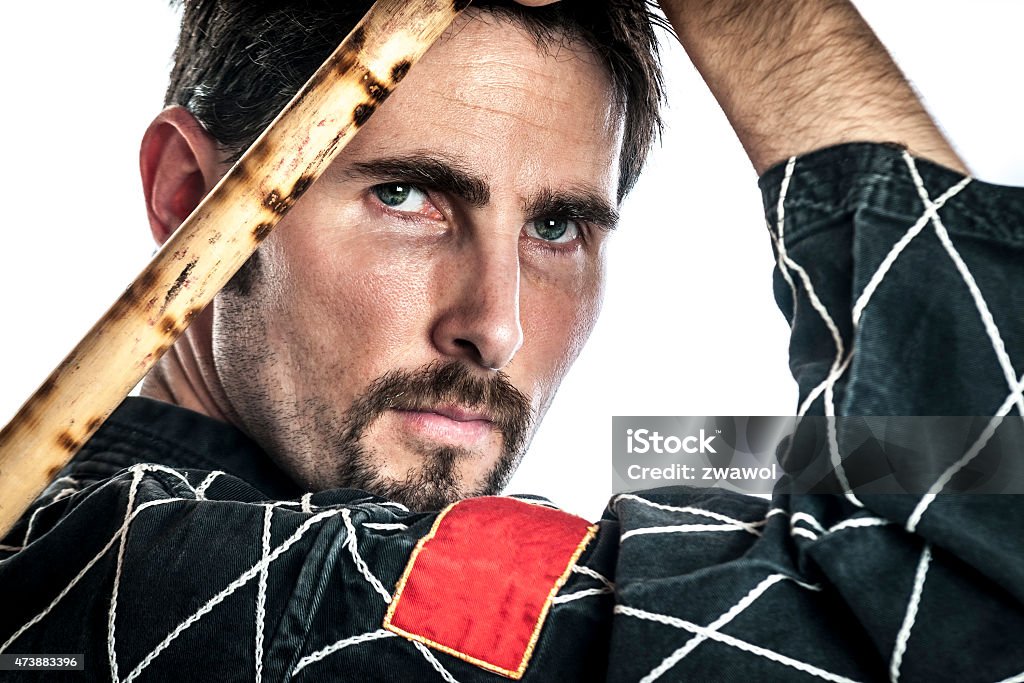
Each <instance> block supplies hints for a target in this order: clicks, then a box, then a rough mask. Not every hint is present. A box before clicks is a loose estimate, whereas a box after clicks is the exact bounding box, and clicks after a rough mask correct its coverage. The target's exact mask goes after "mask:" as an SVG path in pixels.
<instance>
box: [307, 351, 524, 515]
mask: <svg viewBox="0 0 1024 683" xmlns="http://www.w3.org/2000/svg"><path fill="white" fill-rule="evenodd" d="M442 403H456V404H458V405H463V406H466V407H469V408H473V409H484V410H486V411H487V412H488V414H489V415H490V416H491V418H492V422H493V423H494V426H495V428H496V429H498V430H499V431H500V432H501V436H502V449H501V453H500V454H499V457H498V460H497V462H496V463H495V464H494V466H493V467H492V468H491V470H490V471H489V472H488V473H487V475H486V477H485V478H484V480H483V481H482V482H475V483H467V482H464V481H463V477H462V476H461V474H460V471H459V469H460V468H459V463H460V461H462V460H464V459H467V458H477V457H480V456H479V455H478V454H474V453H470V452H469V451H467V450H465V449H461V448H455V447H438V448H432V449H428V450H426V451H424V452H422V458H423V462H422V464H421V465H419V466H418V467H413V468H410V469H409V470H407V471H406V473H405V477H404V478H402V479H396V478H392V477H386V476H383V475H382V474H381V473H380V471H379V469H380V462H381V460H382V459H383V457H385V454H382V453H378V452H377V451H375V450H374V449H372V448H368V447H367V446H366V445H365V443H364V439H365V435H366V432H367V429H368V428H369V427H370V425H371V424H372V423H373V422H374V421H375V420H376V419H377V418H378V417H380V416H381V415H383V414H384V412H385V411H387V410H391V409H398V410H422V409H424V408H429V407H431V406H435V405H438V404H442ZM318 414H319V415H321V416H323V415H324V413H323V412H320V411H318ZM317 422H318V424H317V426H318V428H319V429H321V430H323V431H321V433H323V434H330V433H334V434H336V435H337V437H336V438H335V440H334V443H333V444H332V446H333V448H332V449H331V450H332V452H333V455H334V458H335V460H334V462H337V463H339V464H338V465H337V469H336V470H335V471H334V472H333V476H332V477H331V479H332V480H333V481H334V482H337V483H336V484H334V485H335V486H342V487H346V488H356V489H362V490H363V491H366V492H368V493H372V494H374V495H376V496H381V497H383V498H387V499H389V500H392V501H394V502H397V503H401V504H402V505H405V506H406V507H408V508H409V509H410V510H416V511H428V510H440V509H442V508H444V507H445V506H447V505H450V504H451V503H454V502H455V501H457V500H459V499H462V498H468V497H472V496H486V495H496V494H498V493H501V491H502V490H503V489H504V488H505V485H506V484H507V483H508V480H509V479H510V478H511V477H512V474H513V473H514V472H515V470H516V468H517V467H518V465H519V462H520V461H521V460H522V456H523V452H524V451H525V448H526V444H527V439H528V436H529V433H530V428H531V425H532V422H533V420H532V413H531V408H530V400H529V399H528V398H527V397H526V396H524V395H523V394H522V393H521V392H520V391H519V390H518V389H516V388H515V387H514V386H513V385H512V384H511V382H510V381H509V380H508V376H507V375H505V374H504V373H501V372H499V373H496V374H494V375H492V376H490V377H487V378H481V377H479V376H477V375H475V374H473V373H472V372H471V371H470V370H469V368H467V367H466V366H465V365H463V364H462V363H459V362H456V361H452V362H449V363H432V364H430V365H427V366H425V367H423V368H421V369H419V370H417V371H413V372H409V371H401V370H396V371H392V372H389V373H388V374H386V375H384V376H382V377H380V378H379V379H377V380H376V381H375V382H373V384H371V385H370V387H369V388H368V389H367V390H366V391H365V392H364V393H363V394H362V395H361V396H360V397H359V398H357V399H356V400H355V401H354V402H353V405H352V407H351V408H350V409H349V410H348V412H347V413H346V414H345V415H344V418H343V426H342V428H341V429H340V430H337V429H335V430H330V431H327V430H328V429H329V427H330V426H329V425H326V424H322V422H321V420H320V419H318V420H317Z"/></svg>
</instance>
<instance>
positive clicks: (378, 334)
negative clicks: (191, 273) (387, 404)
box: [267, 226, 434, 384]
mask: <svg viewBox="0 0 1024 683" xmlns="http://www.w3.org/2000/svg"><path fill="white" fill-rule="evenodd" d="M295 227H304V226H295ZM312 230H313V228H310V231H312ZM346 232H347V233H348V236H347V237H346V238H345V239H344V240H338V239H335V238H334V237H333V236H332V234H331V230H330V228H323V227H322V226H321V228H319V232H318V234H310V233H307V234H306V235H302V236H300V237H301V238H296V239H287V238H286V237H285V236H282V239H281V240H280V241H279V242H278V243H275V244H268V245H267V246H268V247H270V249H269V250H268V251H270V253H271V254H272V257H271V259H270V260H272V261H273V262H274V263H275V264H276V265H275V268H274V269H272V270H274V271H277V272H276V275H277V277H278V279H277V281H276V283H275V284H274V285H273V291H274V293H275V294H274V297H273V299H274V301H273V302H272V303H271V305H272V306H273V308H274V309H275V316H274V318H275V320H276V321H277V323H276V324H275V327H276V328H277V331H278V334H279V335H280V337H281V339H280V343H281V344H285V345H288V346H289V347H290V349H291V350H292V351H293V352H300V353H301V354H302V355H304V356H305V358H302V359H299V358H295V359H293V360H294V361H297V362H299V363H302V364H312V365H317V366H319V367H321V368H323V367H324V366H325V365H327V366H329V367H338V368H339V369H344V370H345V371H346V374H347V375H349V376H350V377H352V379H353V380H354V381H356V382H359V383H363V384H365V383H366V382H369V381H372V380H373V379H375V378H376V377H379V376H380V375H381V374H383V373H384V372H386V371H387V370H390V369H393V368H394V367H395V366H396V363H400V362H401V360H400V359H401V358H402V357H410V358H415V356H414V355H412V348H413V347H414V346H416V345H421V344H422V342H423V339H424V334H423V329H424V327H425V318H426V316H427V314H428V311H427V309H428V307H429V294H428V293H429V292H430V291H431V284H432V278H433V277H434V269H432V268H430V267H427V265H426V264H429V263H430V261H429V259H428V258H426V257H425V255H424V254H421V253H418V252H419V251H420V250H418V249H416V248H410V247H409V246H408V245H403V244H402V243H401V242H400V241H396V240H393V239H389V238H388V237H389V236H388V235H386V234H382V233H380V232H374V231H373V230H370V229H366V230H360V228H359V226H353V227H350V228H349V229H348V230H347V231H346ZM289 237H290V236H289ZM291 355H294V353H292V354H291Z"/></svg>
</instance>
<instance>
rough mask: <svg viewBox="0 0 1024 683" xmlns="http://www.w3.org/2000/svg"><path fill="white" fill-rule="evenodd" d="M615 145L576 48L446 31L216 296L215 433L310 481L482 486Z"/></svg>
mask: <svg viewBox="0 0 1024 683" xmlns="http://www.w3.org/2000/svg"><path fill="white" fill-rule="evenodd" d="M620 141H621V131H620V122H619V117H618V112H617V109H616V107H615V106H614V104H613V97H612V90H611V84H610V79H609V77H608V75H607V74H606V72H605V70H604V67H603V66H602V65H600V64H599V62H598V60H597V58H596V57H595V56H594V54H593V53H592V52H591V51H590V50H588V49H587V48H584V47H582V46H580V45H578V44H566V45H561V46H559V45H553V46H549V47H548V48H547V49H541V48H538V46H537V43H536V42H535V39H534V37H532V36H531V35H529V34H527V33H526V32H525V31H524V30H523V29H522V28H520V27H519V26H518V25H517V24H510V23H509V22H507V21H501V20H497V19H495V18H492V17H489V16H488V15H478V16H476V17H474V18H470V19H465V18H464V19H462V20H460V23H459V24H458V25H457V26H456V28H455V29H454V30H453V31H451V32H450V34H449V36H448V37H446V38H445V39H444V40H442V42H440V43H439V44H437V45H436V46H434V47H433V48H432V49H431V50H430V51H429V52H428V54H427V55H426V56H425V57H424V58H423V59H422V60H421V62H420V63H419V64H418V65H417V66H416V67H415V68H414V69H413V70H412V71H411V72H410V73H409V75H408V76H407V77H406V79H405V81H404V82H403V83H402V86H401V87H400V88H399V89H398V90H397V91H396V92H395V94H393V95H392V96H391V98H390V99H389V100H387V102H386V103H385V104H384V105H382V106H381V107H380V108H379V110H378V111H377V113H375V114H374V116H373V117H372V118H371V119H370V121H369V122H368V123H367V124H366V126H365V127H364V128H363V130H362V131H361V132H360V133H359V135H358V136H356V137H355V139H354V140H353V141H352V142H351V143H350V144H349V146H348V147H347V148H346V149H345V150H344V152H342V154H341V155H340V156H339V157H338V159H336V160H335V161H334V163H333V164H332V165H331V167H330V168H329V169H328V170H327V171H326V173H325V174H324V175H323V176H322V177H321V179H320V180H319V181H318V182H317V183H315V184H314V186H313V187H312V188H311V189H310V190H309V191H308V192H307V193H306V194H305V195H304V196H303V198H302V200H301V201H299V202H298V203H297V204H296V206H295V207H294V208H293V209H292V211H291V212H290V213H289V215H288V216H287V217H286V218H285V219H284V220H283V221H282V222H281V224H280V225H279V227H278V228H277V230H276V231H275V232H274V234H273V235H272V236H271V237H270V238H269V239H268V240H267V241H266V242H264V244H263V246H262V247H261V249H260V252H259V263H258V266H257V267H255V268H254V272H253V277H252V278H251V286H250V287H249V288H248V291H247V292H238V291H225V292H222V293H221V294H220V295H219V296H218V298H217V300H216V303H215V306H214V314H213V316H214V317H213V320H214V326H213V337H212V339H213V348H212V351H213V362H214V365H215V367H216V371H217V373H218V376H219V378H220V381H221V385H222V388H223V391H224V396H225V398H226V400H227V402H228V404H229V410H230V412H232V413H233V417H234V419H236V420H238V421H239V422H240V423H241V424H242V426H243V427H244V428H245V429H246V430H247V431H248V432H249V433H250V434H252V435H253V436H254V437H255V438H256V439H257V440H258V441H259V442H260V443H261V444H262V445H263V446H264V447H265V448H267V450H268V451H269V452H270V453H271V454H272V455H273V457H274V458H275V460H277V462H278V463H279V464H280V465H281V466H282V467H283V468H284V469H285V470H286V471H288V472H289V473H290V474H291V475H292V476H293V477H294V478H295V479H296V480H297V481H298V482H299V483H300V484H302V485H304V486H305V487H308V488H311V489H322V488H328V487H334V486H351V487H357V488H364V489H366V490H369V491H371V492H373V493H377V494H380V495H385V496H389V497H391V498H392V499H394V500H398V501H399V502H403V503H405V504H407V505H409V506H410V507H415V508H435V507H439V506H441V505H443V504H445V503H447V502H450V501H452V500H455V499H457V498H460V497H464V496H468V495H476V494H483V493H496V492H497V491H499V490H500V489H501V487H502V486H503V485H504V484H505V482H506V480H507V478H508V476H510V474H511V472H512V471H513V470H514V469H515V465H516V464H517V462H518V460H519V458H520V457H521V455H522V452H523V450H524V449H525V447H526V445H527V444H528V443H529V440H530V438H531V437H532V434H533V432H534V430H535V428H536V425H537V423H538V422H539V419H540V417H541V416H542V415H543V414H544V412H545V411H546V410H547V407H548V405H549V403H550V401H551V399H552V398H553V396H554V393H555V391H556V389H557V387H558V385H559V383H560V382H561V380H562V377H563V376H564V374H565V372H566V371H567V370H568V368H569V366H570V365H571V364H572V362H573V360H574V359H575V358H576V356H577V354H578V353H579V351H580V348H581V346H582V345H583V343H584V341H585V340H586V338H587V337H588V335H589V334H590V331H591V329H592V327H593V325H594V322H595V320H596V317H597V314H598V310H599V308H600V299H601V290H602V280H603V250H604V243H605V237H606V232H607V230H608V229H609V228H610V227H612V226H613V223H614V207H615V206H616V191H617V185H618V162H619V148H620Z"/></svg>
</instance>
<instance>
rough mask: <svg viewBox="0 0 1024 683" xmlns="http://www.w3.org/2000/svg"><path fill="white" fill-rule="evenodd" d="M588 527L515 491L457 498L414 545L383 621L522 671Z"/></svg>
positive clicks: (515, 673)
mask: <svg viewBox="0 0 1024 683" xmlns="http://www.w3.org/2000/svg"><path fill="white" fill-rule="evenodd" d="M595 531H596V527H595V526H592V525H591V524H590V523H589V522H587V521H586V520H585V519H582V518H580V517H576V516H575V515H570V514H569V513H567V512H562V511H560V510H553V509H551V508H548V507H543V506H541V505H534V504H531V503H526V502H523V501H520V500H515V499H513V498H500V497H482V498H469V499H467V500H463V501H459V502H458V503H455V504H454V505H453V506H451V507H449V508H447V509H446V510H445V511H444V512H442V513H441V514H440V515H439V516H438V519H437V520H436V521H435V522H434V528H433V529H432V530H431V532H430V533H429V534H427V535H426V536H425V537H424V538H422V539H421V540H420V541H419V543H418V544H417V545H416V548H415V549H414V550H413V553H412V556H411V557H410V558H409V564H408V565H407V566H406V568H405V573H404V574H403V575H402V578H401V579H400V580H399V582H398V587H397V591H396V594H395V598H394V600H393V601H392V603H391V606H390V608H389V609H388V613H387V615H386V616H385V617H384V628H386V629H388V630H390V631H394V632H395V633H398V634H399V635H402V636H405V637H407V638H410V639H412V640H418V641H420V642H422V643H425V644H426V645H430V646H432V647H434V648H436V649H439V650H442V651H444V652H447V653H448V654H451V655H454V656H456V657H459V658H460V659H463V660H465V661H468V662H472V663H473V664H476V665H477V666H481V667H483V668H485V669H488V670H489V671H494V672H495V673H500V674H502V675H505V676H509V677H510V678H520V677H521V676H522V675H523V672H524V671H525V670H526V665H527V663H528V662H529V659H530V655H531V654H532V652H533V647H534V645H535V644H536V642H537V638H538V637H539V635H540V629H541V626H542V625H543V623H544V618H545V616H547V612H548V608H549V607H550V604H551V598H553V597H554V596H555V594H556V593H557V592H558V590H559V589H560V588H561V587H562V585H563V584H564V583H565V580H566V579H567V578H568V575H569V572H571V571H572V566H573V565H574V564H575V563H576V559H577V558H578V557H579V555H580V553H582V552H583V549H584V548H585V547H586V545H587V543H588V542H589V541H590V539H591V538H592V537H593V535H594V533H595Z"/></svg>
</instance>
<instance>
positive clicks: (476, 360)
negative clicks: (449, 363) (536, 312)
mask: <svg viewBox="0 0 1024 683" xmlns="http://www.w3.org/2000/svg"><path fill="white" fill-rule="evenodd" d="M509 241H514V243H513V244H496V243H490V244H480V243H475V244H466V245H463V246H462V248H461V249H459V250H458V254H457V255H454V257H453V260H452V262H451V267H450V268H449V269H447V272H446V273H445V274H444V276H443V277H444V280H443V281H442V282H441V284H440V288H441V290H442V294H441V296H440V300H441V308H440V311H439V314H438V316H437V318H436V321H435V324H434V327H433V330H432V332H431V334H432V337H433V343H434V346H435V347H437V349H438V350H439V351H440V352H441V353H443V354H444V355H446V356H449V357H451V358H458V359H461V360H465V361H467V362H470V363H473V364H475V365H478V366H480V367H483V368H487V369H490V370H500V369H502V368H504V367H505V366H506V365H508V364H509V363H510V362H511V361H512V358H513V356H515V354H516V352H517V351H518V350H519V348H520V347H521V346H522V345H523V326H522V323H521V322H520V319H519V246H518V239H517V238H516V239H515V240H506V242H509Z"/></svg>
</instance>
